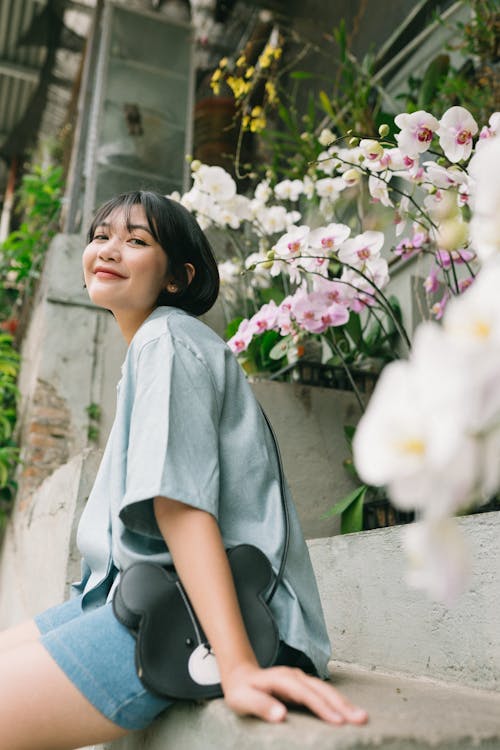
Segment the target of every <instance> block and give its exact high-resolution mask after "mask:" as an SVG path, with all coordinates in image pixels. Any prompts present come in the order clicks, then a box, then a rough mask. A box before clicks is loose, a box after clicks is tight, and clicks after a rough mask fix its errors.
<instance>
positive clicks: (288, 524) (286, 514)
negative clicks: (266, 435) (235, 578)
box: [260, 406, 290, 604]
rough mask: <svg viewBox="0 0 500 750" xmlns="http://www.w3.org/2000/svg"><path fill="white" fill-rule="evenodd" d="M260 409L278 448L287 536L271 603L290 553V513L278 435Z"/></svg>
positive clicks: (272, 590)
mask: <svg viewBox="0 0 500 750" xmlns="http://www.w3.org/2000/svg"><path fill="white" fill-rule="evenodd" d="M260 409H261V411H262V414H263V415H264V419H265V420H266V423H267V426H268V427H269V432H270V433H271V437H272V439H273V442H274V447H275V449H276V458H277V459H278V468H279V473H280V492H281V505H282V507H283V518H284V519H285V538H284V541H283V552H282V553H281V562H280V566H279V569H278V573H277V574H276V578H275V579H274V583H273V586H272V588H271V591H270V592H269V594H268V595H267V597H266V604H269V602H270V601H271V599H272V598H273V596H274V595H275V593H276V590H277V588H278V586H279V585H280V583H281V581H282V580H283V574H284V572H285V566H286V558H287V555H288V547H289V545H290V514H289V510H288V503H287V499H286V487H285V472H284V470H283V462H282V460H281V452H280V449H279V445H278V441H277V439H276V435H275V433H274V430H273V428H272V425H271V422H270V421H269V419H268V417H267V414H266V413H265V411H264V409H263V408H262V406H261V407H260Z"/></svg>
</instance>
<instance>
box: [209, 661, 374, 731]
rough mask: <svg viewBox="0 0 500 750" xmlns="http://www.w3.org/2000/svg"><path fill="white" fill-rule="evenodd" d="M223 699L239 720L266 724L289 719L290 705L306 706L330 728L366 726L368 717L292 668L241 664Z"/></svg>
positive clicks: (329, 688)
mask: <svg viewBox="0 0 500 750" xmlns="http://www.w3.org/2000/svg"><path fill="white" fill-rule="evenodd" d="M222 688H223V691H224V699H225V701H226V703H227V704H228V706H229V707H230V708H231V709H232V710H233V711H234V712H235V713H237V714H239V715H240V716H243V715H250V716H257V717H259V718H260V719H263V720H264V721H269V722H280V721H283V720H284V719H285V718H286V714H287V709H286V706H285V705H284V703H282V702H281V701H280V700H278V699H279V698H281V699H282V700H283V701H286V702H287V703H294V704H297V705H301V706H305V707H306V708H308V709H309V710H310V711H311V712H312V713H313V714H316V716H318V717H319V718H320V719H323V721H327V722H329V723H330V724H344V723H349V724H364V723H365V722H366V721H367V720H368V714H367V713H366V711H364V710H363V709H362V708H359V707H358V706H353V705H352V704H351V703H350V702H349V701H348V700H347V699H346V698H344V696H343V695H341V693H339V691H338V690H336V689H335V688H334V687H333V686H332V685H329V684H328V682H324V681H323V680H320V679H319V678H317V677H312V676H311V675H308V674H306V673H305V672H303V671H302V670H301V669H295V668H293V667H269V668H268V669H261V668H260V667H258V666H255V665H253V664H241V665H239V666H238V667H236V668H235V669H233V670H232V671H231V672H230V674H229V675H227V674H226V675H225V677H224V678H223V681H222Z"/></svg>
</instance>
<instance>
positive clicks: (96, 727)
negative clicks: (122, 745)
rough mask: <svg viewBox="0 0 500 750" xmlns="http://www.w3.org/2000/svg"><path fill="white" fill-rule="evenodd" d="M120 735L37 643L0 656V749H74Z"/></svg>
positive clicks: (114, 726)
mask: <svg viewBox="0 0 500 750" xmlns="http://www.w3.org/2000/svg"><path fill="white" fill-rule="evenodd" d="M32 624H33V626H34V627H35V628H36V626H35V625H34V623H32ZM14 630H15V629H14ZM25 632H26V631H25ZM28 632H29V629H28ZM124 734H126V732H125V730H123V729H122V728H121V727H119V726H117V725H116V724H114V723H113V722H111V721H110V720H109V719H106V718H105V717H104V716H103V715H102V714H101V713H100V712H99V711H98V710H97V709H96V708H94V707H93V706H92V705H91V703H89V702H88V701H87V699H86V698H84V697H83V695H82V694H81V693H80V692H79V691H78V690H77V688H76V687H75V686H74V685H73V684H72V682H71V681H70V680H69V679H68V678H67V677H66V675H65V674H64V672H63V671H62V670H61V669H60V668H59V667H58V666H57V664H56V663H55V661H54V660H53V659H52V657H51V656H50V655H49V653H48V652H47V651H46V650H45V648H44V647H43V646H42V645H41V644H40V643H39V642H37V641H25V642H23V643H21V644H20V645H18V646H17V647H15V648H11V649H10V650H9V651H4V652H3V653H0V750H73V748H79V747H82V746H85V745H92V744H98V743H101V742H108V741H111V740H114V739H117V738H118V737H121V736H123V735H124Z"/></svg>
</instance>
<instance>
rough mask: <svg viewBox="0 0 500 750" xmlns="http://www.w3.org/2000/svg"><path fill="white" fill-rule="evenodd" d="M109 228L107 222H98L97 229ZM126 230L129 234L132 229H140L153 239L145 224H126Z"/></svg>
mask: <svg viewBox="0 0 500 750" xmlns="http://www.w3.org/2000/svg"><path fill="white" fill-rule="evenodd" d="M110 226H111V222H109V221H100V222H99V223H98V225H97V227H110ZM97 227H96V228H97ZM127 229H128V230H129V232H130V231H131V230H132V229H142V230H143V231H144V232H147V233H148V234H150V235H151V237H153V235H152V234H151V229H150V228H149V227H147V226H146V225H145V224H127Z"/></svg>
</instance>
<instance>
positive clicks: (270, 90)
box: [266, 81, 278, 104]
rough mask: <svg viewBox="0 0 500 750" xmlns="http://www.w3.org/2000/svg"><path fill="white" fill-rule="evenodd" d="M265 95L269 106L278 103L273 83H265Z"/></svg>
mask: <svg viewBox="0 0 500 750" xmlns="http://www.w3.org/2000/svg"><path fill="white" fill-rule="evenodd" d="M266 94H267V98H268V101H269V104H275V103H276V102H277V101H278V94H277V93H276V86H275V85H274V83H273V81H266Z"/></svg>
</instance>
